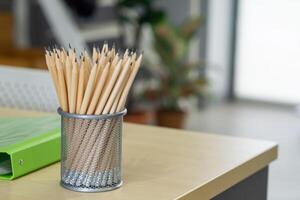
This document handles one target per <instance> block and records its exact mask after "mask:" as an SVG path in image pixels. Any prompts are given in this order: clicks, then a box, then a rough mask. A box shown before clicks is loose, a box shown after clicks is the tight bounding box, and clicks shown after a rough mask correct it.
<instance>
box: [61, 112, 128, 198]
mask: <svg viewBox="0 0 300 200" xmlns="http://www.w3.org/2000/svg"><path fill="white" fill-rule="evenodd" d="M126 112H127V110H126V109H125V110H123V111H122V112H117V113H114V114H107V115H78V114H70V113H67V112H64V111H62V110H61V109H60V108H59V109H58V113H59V114H60V115H61V185H62V186H63V187H65V188H67V189H70V190H73V191H80V192H102V191H108V190H113V189H116V188H118V187H120V186H121V185H122V169H121V156H122V123H123V116H124V115H125V114H126Z"/></svg>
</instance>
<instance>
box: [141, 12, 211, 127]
mask: <svg viewBox="0 0 300 200" xmlns="http://www.w3.org/2000/svg"><path fill="white" fill-rule="evenodd" d="M200 23H201V18H194V19H189V20H186V21H185V22H184V23H183V24H182V25H181V26H179V27H174V26H172V25H171V24H170V23H168V21H167V20H163V21H162V22H160V23H156V24H154V25H153V26H152V27H153V35H154V50H155V51H156V53H157V55H158V58H159V61H160V68H159V69H160V70H158V71H156V72H154V74H155V75H156V76H157V77H156V79H157V80H159V84H158V87H156V88H151V89H149V90H147V91H146V92H145V96H146V97H147V98H148V99H151V100H154V99H156V100H157V101H158V111H157V123H158V125H160V126H167V127H173V128H182V127H183V125H184V120H185V116H186V111H185V110H184V109H183V108H182V107H181V106H180V102H181V101H182V100H187V99H189V98H190V97H198V98H202V97H203V96H204V94H205V88H206V87H205V86H206V79H205V73H204V66H203V65H202V64H201V63H200V62H197V63H190V62H189V61H188V58H187V56H188V49H189V44H190V42H191V39H192V37H193V35H194V34H195V32H196V31H197V29H198V27H199V26H200Z"/></svg>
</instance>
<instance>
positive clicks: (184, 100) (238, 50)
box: [0, 0, 300, 200]
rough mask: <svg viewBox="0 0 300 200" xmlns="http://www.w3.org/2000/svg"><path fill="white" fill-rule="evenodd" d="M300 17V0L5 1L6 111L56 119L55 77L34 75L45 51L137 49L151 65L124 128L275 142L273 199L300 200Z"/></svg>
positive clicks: (0, 15) (0, 37)
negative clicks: (24, 111) (51, 113)
mask: <svg viewBox="0 0 300 200" xmlns="http://www.w3.org/2000/svg"><path fill="white" fill-rule="evenodd" d="M299 10H300V1H296V0H293V1H284V0H223V1H217V0H210V1H208V0H187V1H180V0H162V1H156V0H120V1H117V0H73V1H72V0H51V1H47V0H1V1H0V106H6V107H15V108H23V109H32V110H40V111H55V109H56V107H57V103H56V99H55V98H53V96H54V95H53V88H52V85H51V84H50V83H49V80H48V78H49V77H48V76H41V75H39V76H38V78H37V75H35V74H36V73H42V72H41V71H40V70H46V69H47V67H46V63H45V60H44V48H45V47H49V46H50V47H53V46H55V45H57V46H58V47H65V48H68V46H69V44H70V45H71V46H72V47H75V48H76V49H77V50H79V51H82V50H84V49H87V50H88V51H90V50H91V48H92V47H93V46H94V45H101V46H102V44H103V42H104V41H106V42H108V43H109V44H110V45H113V44H114V45H115V46H116V48H117V49H119V51H124V49H125V48H130V49H135V50H137V51H138V52H144V58H145V59H144V62H143V66H142V68H141V70H140V72H139V74H138V77H137V79H136V81H135V84H134V87H133V89H132V91H131V95H130V99H129V101H128V104H127V108H128V110H129V113H128V114H127V116H126V119H125V120H126V121H128V122H134V123H141V124H152V125H159V126H167V127H173V128H184V129H189V130H196V131H201V132H209V133H214V134H225V135H235V136H241V137H252V138H258V139H267V140H272V141H276V142H277V143H279V159H278V160H277V161H276V162H275V163H274V164H272V165H271V168H270V178H269V182H270V183H269V193H268V197H269V199H271V200H282V199H287V200H296V199H297V200H298V199H300V192H299V191H300V173H298V172H299V169H300V159H299V152H300V106H298V105H299V104H300V92H299V91H300V78H299V76H300V56H299V55H300V23H299V20H298V17H300V12H299ZM33 68H34V69H35V70H33ZM36 69H39V71H37V70H36ZM41 77H42V78H41ZM37 81H38V82H39V83H40V85H41V87H40V88H33V87H31V86H30V83H31V82H37ZM32 91H34V92H32ZM30 93H32V94H39V95H31V96H29V97H28V95H29V94H30Z"/></svg>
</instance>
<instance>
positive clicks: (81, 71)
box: [76, 63, 85, 114]
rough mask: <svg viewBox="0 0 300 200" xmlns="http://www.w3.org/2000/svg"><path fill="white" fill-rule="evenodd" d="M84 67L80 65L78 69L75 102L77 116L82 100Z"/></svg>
mask: <svg viewBox="0 0 300 200" xmlns="http://www.w3.org/2000/svg"><path fill="white" fill-rule="evenodd" d="M84 79H85V75H84V66H83V64H82V63H81V64H80V69H79V80H78V93H77V100H76V113H77V114H78V113H79V111H80V107H81V103H82V100H83V95H84Z"/></svg>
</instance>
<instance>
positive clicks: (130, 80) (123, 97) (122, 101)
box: [117, 55, 142, 110]
mask: <svg viewBox="0 0 300 200" xmlns="http://www.w3.org/2000/svg"><path fill="white" fill-rule="evenodd" d="M141 61H142V55H140V57H139V58H138V60H137V61H136V62H135V65H134V67H133V69H132V71H131V74H130V76H129V78H128V81H127V83H126V86H125V88H124V90H123V92H122V95H121V97H120V101H119V102H118V106H117V110H121V109H122V108H123V107H124V106H125V103H126V98H127V96H128V93H129V90H130V88H131V85H132V83H133V81H134V78H135V76H136V74H137V72H138V70H139V67H140V65H141Z"/></svg>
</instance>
